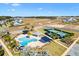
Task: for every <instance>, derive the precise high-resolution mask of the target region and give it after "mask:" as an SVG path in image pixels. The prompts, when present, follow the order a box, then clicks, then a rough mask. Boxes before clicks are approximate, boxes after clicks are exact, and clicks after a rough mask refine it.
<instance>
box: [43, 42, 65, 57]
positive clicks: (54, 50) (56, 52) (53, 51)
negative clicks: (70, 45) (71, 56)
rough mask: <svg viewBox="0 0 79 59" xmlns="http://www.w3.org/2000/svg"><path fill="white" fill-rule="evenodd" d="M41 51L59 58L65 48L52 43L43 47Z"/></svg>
mask: <svg viewBox="0 0 79 59" xmlns="http://www.w3.org/2000/svg"><path fill="white" fill-rule="evenodd" d="M43 49H44V50H46V51H48V53H49V54H50V55H52V56H60V55H62V54H63V53H64V51H65V50H66V48H64V47H62V46H61V45H59V44H57V43H55V42H53V41H52V42H50V43H49V44H48V45H46V46H44V47H43Z"/></svg>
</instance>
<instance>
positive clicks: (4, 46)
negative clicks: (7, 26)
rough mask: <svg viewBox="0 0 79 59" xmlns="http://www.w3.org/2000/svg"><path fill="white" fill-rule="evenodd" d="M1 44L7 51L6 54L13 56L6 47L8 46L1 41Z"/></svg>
mask: <svg viewBox="0 0 79 59" xmlns="http://www.w3.org/2000/svg"><path fill="white" fill-rule="evenodd" d="M0 43H1V44H2V46H3V47H4V49H5V50H6V52H7V53H8V55H9V56H13V55H12V53H11V52H10V51H9V49H8V48H7V47H6V45H5V44H4V43H3V41H2V40H1V39H0Z"/></svg>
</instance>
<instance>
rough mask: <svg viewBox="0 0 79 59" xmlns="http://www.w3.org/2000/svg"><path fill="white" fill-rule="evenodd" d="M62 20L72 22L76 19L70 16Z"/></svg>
mask: <svg viewBox="0 0 79 59" xmlns="http://www.w3.org/2000/svg"><path fill="white" fill-rule="evenodd" d="M63 21H64V22H74V21H76V19H75V18H73V17H71V18H65V19H64V20H63Z"/></svg>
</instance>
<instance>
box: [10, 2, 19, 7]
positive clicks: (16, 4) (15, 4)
mask: <svg viewBox="0 0 79 59" xmlns="http://www.w3.org/2000/svg"><path fill="white" fill-rule="evenodd" d="M11 6H14V7H16V6H20V4H18V3H13V4H11Z"/></svg>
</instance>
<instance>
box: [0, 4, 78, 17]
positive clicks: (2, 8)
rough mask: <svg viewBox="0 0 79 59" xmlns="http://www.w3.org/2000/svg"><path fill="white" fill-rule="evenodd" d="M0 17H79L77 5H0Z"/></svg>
mask: <svg viewBox="0 0 79 59" xmlns="http://www.w3.org/2000/svg"><path fill="white" fill-rule="evenodd" d="M0 16H79V3H0Z"/></svg>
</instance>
